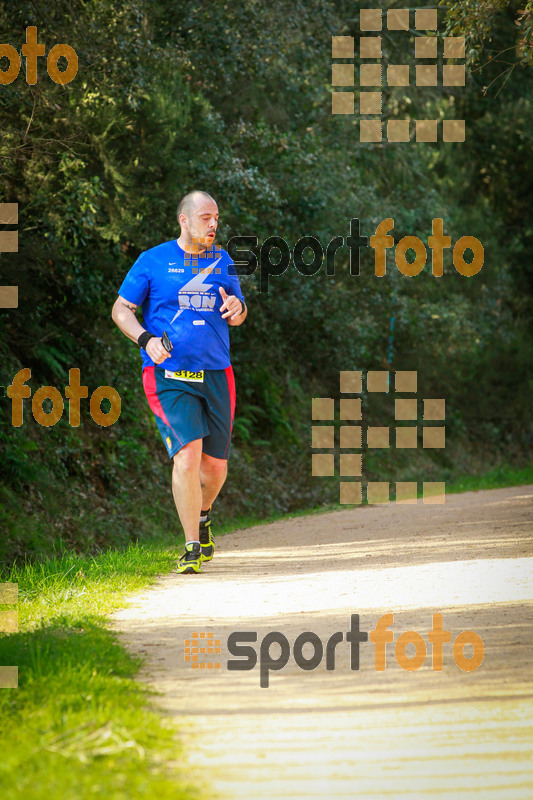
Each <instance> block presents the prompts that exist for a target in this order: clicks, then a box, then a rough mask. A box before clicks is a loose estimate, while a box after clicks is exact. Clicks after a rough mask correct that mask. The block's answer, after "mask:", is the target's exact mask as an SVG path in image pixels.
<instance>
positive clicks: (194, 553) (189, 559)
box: [177, 542, 202, 575]
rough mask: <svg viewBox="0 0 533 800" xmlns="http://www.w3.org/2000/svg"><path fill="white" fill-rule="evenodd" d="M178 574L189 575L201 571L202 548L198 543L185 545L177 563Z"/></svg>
mask: <svg viewBox="0 0 533 800" xmlns="http://www.w3.org/2000/svg"><path fill="white" fill-rule="evenodd" d="M177 570H178V572H181V573H182V574H183V575H191V574H193V573H196V574H197V573H199V572H201V571H202V548H201V546H200V542H189V544H186V545H185V552H184V554H183V555H182V557H181V558H180V560H179V561H178V566H177Z"/></svg>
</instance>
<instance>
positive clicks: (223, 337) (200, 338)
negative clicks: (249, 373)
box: [118, 239, 244, 370]
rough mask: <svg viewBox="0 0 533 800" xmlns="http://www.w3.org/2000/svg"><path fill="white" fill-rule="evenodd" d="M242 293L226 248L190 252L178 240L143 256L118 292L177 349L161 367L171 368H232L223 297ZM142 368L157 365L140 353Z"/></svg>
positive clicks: (145, 353) (239, 295)
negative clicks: (195, 254) (140, 310)
mask: <svg viewBox="0 0 533 800" xmlns="http://www.w3.org/2000/svg"><path fill="white" fill-rule="evenodd" d="M221 286H222V287H223V288H224V290H225V291H226V293H227V294H228V295H231V294H234V295H236V296H237V297H238V298H240V299H241V300H243V299H244V298H243V295H242V292H241V287H240V284H239V279H238V277H237V275H236V273H235V268H234V267H233V261H232V260H231V258H230V257H229V255H228V254H227V252H226V251H225V250H223V249H222V248H221V247H218V245H217V246H216V249H215V248H214V247H209V248H208V249H207V250H206V251H205V252H204V254H203V255H199V256H197V257H195V256H194V255H191V254H190V253H186V252H185V251H184V250H182V249H181V247H180V246H179V245H178V243H177V241H176V240H175V239H174V240H173V241H171V242H164V243H163V244H160V245H158V246H157V247H152V248H151V249H150V250H146V251H145V252H144V253H141V255H140V256H139V258H138V259H137V261H136V262H135V264H134V265H133V266H132V268H131V269H130V271H129V272H128V274H127V275H126V277H125V278H124V281H123V282H122V285H121V287H120V289H119V290H118V293H119V295H120V296H121V297H124V298H125V299H126V300H128V301H129V302H130V303H135V305H137V306H141V308H142V312H143V316H144V321H145V326H146V328H147V330H149V331H150V333H153V334H155V335H156V336H162V335H163V331H166V332H167V334H168V336H169V338H170V341H171V342H172V344H173V345H174V348H173V350H172V355H171V357H170V358H167V359H166V360H165V361H164V363H163V364H162V365H161V366H162V367H164V368H165V369H168V370H182V369H187V370H203V369H226V367H229V366H230V355H229V331H228V323H227V321H226V320H225V319H223V318H222V314H221V313H220V306H221V305H222V303H223V302H224V301H223V300H222V296H221V294H220V291H219V290H220V287H221ZM141 354H142V359H143V367H152V366H154V362H153V361H152V359H151V358H150V356H149V355H148V353H147V352H146V350H144V349H142V350H141Z"/></svg>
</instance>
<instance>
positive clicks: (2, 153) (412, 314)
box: [0, 0, 533, 557]
mask: <svg viewBox="0 0 533 800" xmlns="http://www.w3.org/2000/svg"><path fill="white" fill-rule="evenodd" d="M362 5H363V7H368V5H369V4H368V3H367V2H365V3H363V4H362ZM376 5H377V4H376ZM382 5H383V4H382ZM387 5H388V6H394V5H395V4H394V3H389V4H387ZM400 5H401V4H400ZM416 5H426V4H425V3H415V6H416ZM357 9H358V4H357V3H355V4H354V3H353V2H352V1H351V2H349V3H348V2H336V3H332V2H326V1H325V0H295V1H293V2H291V3H288V2H286V1H285V0H274V1H273V2H269V3H262V2H260V1H259V0H236V1H234V2H231V3H229V2H228V3H224V2H215V3H210V4H207V5H205V4H203V3H201V2H194V1H192V0H190V1H189V2H185V0H155V1H154V0H151V1H150V0H118V1H117V2H113V3H111V2H110V0H86V1H85V2H82V0H71V2H68V3H67V2H66V1H64V0H55V1H54V2H40V0H32V2H29V0H20V2H17V3H16V4H14V3H12V2H1V3H0V33H1V39H0V41H2V42H9V43H11V44H13V45H14V46H15V47H16V48H20V45H21V44H22V42H23V41H24V38H25V37H24V31H25V28H26V27H27V26H28V25H32V24H33V25H37V26H38V33H39V41H41V42H43V43H45V45H46V49H47V52H48V50H49V49H50V48H51V47H52V46H53V45H54V44H57V43H61V42H65V43H68V44H69V45H71V46H72V47H74V48H75V50H76V52H77V54H78V57H79V71H78V75H77V77H76V78H75V79H74V80H73V81H72V82H71V83H70V84H68V85H66V86H59V85H57V84H55V83H54V82H53V81H52V80H51V79H50V78H49V76H48V75H47V73H46V69H45V60H44V59H40V66H39V80H38V82H37V84H36V85H34V86H31V85H28V84H27V83H26V81H25V80H24V68H23V69H22V70H21V73H20V75H19V77H18V78H17V79H16V80H15V81H14V82H13V83H11V84H8V85H4V86H0V114H1V119H2V135H1V142H0V200H1V201H3V202H6V201H7V202H18V203H19V212H20V223H19V231H20V252H19V253H18V254H4V255H2V256H1V257H0V259H1V260H0V266H1V270H2V283H3V284H17V285H18V286H19V308H18V309H16V310H2V311H0V332H1V335H0V348H1V351H0V358H1V363H2V373H1V376H0V380H1V383H2V384H3V385H7V384H8V383H10V382H11V380H12V377H13V375H14V374H15V372H17V370H19V369H21V368H22V367H30V368H31V370H32V378H31V380H30V382H29V383H30V386H31V387H32V391H35V390H36V389H37V388H38V387H39V386H42V385H51V386H55V387H57V388H58V389H59V390H60V391H61V392H62V393H64V386H65V385H66V384H67V382H68V371H69V369H70V368H72V367H78V368H79V369H80V370H81V379H82V383H83V384H86V385H87V386H88V387H89V394H91V393H92V391H93V390H94V389H95V388H96V387H97V386H99V385H102V384H103V385H110V386H113V387H115V388H116V389H117V390H118V391H119V392H120V395H121V398H122V414H121V417H120V419H119V421H118V422H117V423H116V424H115V425H114V426H112V427H109V428H102V427H99V426H98V425H97V424H96V423H94V422H93V421H92V419H91V417H90V415H89V409H88V403H87V401H83V402H82V421H81V425H80V427H78V428H72V427H70V426H69V424H68V416H67V412H66V411H65V413H64V415H63V418H62V419H61V420H60V421H59V422H58V423H57V425H55V426H54V427H50V428H44V427H42V426H40V425H38V424H37V423H36V422H35V421H34V420H33V417H32V415H31V406H30V401H28V400H26V401H25V416H24V424H23V426H22V427H20V428H14V427H13V426H12V425H11V414H10V401H8V400H7V398H4V399H3V401H2V403H3V404H2V409H3V410H2V415H1V416H0V446H1V448H2V456H3V457H2V459H1V462H0V477H1V480H2V486H1V487H0V502H1V510H0V524H1V525H2V529H3V530H4V535H3V537H2V553H1V554H0V555H3V556H4V557H12V556H21V555H22V554H23V553H32V552H35V553H38V552H40V551H43V550H47V549H49V548H50V546H51V543H52V542H53V541H54V540H55V539H56V538H58V537H60V538H61V539H62V540H63V542H65V544H66V545H67V546H68V547H76V548H88V549H94V548H98V547H103V546H105V545H106V544H108V543H110V542H113V543H120V542H127V541H128V540H130V539H136V538H137V537H141V538H144V537H149V536H158V535H163V533H166V534H168V533H173V532H175V531H176V530H177V522H176V518H175V512H174V510H173V503H172V498H171V496H170V492H169V486H168V482H169V477H170V475H169V464H168V459H167V458H166V455H165V453H164V451H163V448H162V446H161V443H160V440H159V436H158V434H157V432H156V428H155V423H154V421H153V419H152V416H151V413H150V412H149V410H148V407H147V404H146V400H145V398H144V394H143V392H142V388H141V384H140V361H139V355H138V352H137V351H136V349H135V347H134V346H133V345H132V344H131V343H130V342H128V341H127V340H126V339H125V337H123V336H122V335H121V334H120V332H119V331H118V330H117V329H116V328H115V327H114V325H113V323H112V322H111V319H110V308H111V305H112V303H113V301H114V298H115V296H116V291H117V288H118V286H119V285H120V283H121V280H122V278H123V276H124V274H125V273H126V272H127V270H128V269H129V267H130V266H131V264H132V263H133V261H134V260H135V258H136V257H137V255H138V254H139V253H140V252H141V251H142V250H144V249H147V248H149V247H151V246H154V245H155V244H158V243H159V242H161V241H164V240H167V239H170V238H173V237H174V236H176V235H177V225H176V203H177V200H178V199H179V197H180V196H181V195H182V194H184V193H185V192H186V191H188V190H190V189H192V188H195V187H198V188H203V189H205V190H207V191H209V192H210V193H211V194H212V195H213V196H214V197H215V198H216V199H217V200H218V202H219V206H220V210H221V217H222V224H221V227H220V229H219V237H218V241H219V243H221V244H222V245H223V246H224V245H225V244H226V242H227V240H228V238H229V237H230V236H232V235H235V234H239V235H246V234H248V235H255V236H257V237H258V239H259V242H260V243H261V242H262V241H264V240H265V239H266V238H267V237H268V236H271V235H280V236H283V237H284V238H285V239H286V241H287V242H288V243H289V244H290V246H291V247H292V246H294V244H295V243H296V241H297V240H298V239H299V238H300V237H301V236H303V235H305V234H312V235H314V236H316V237H317V238H318V239H319V240H320V241H321V242H322V243H323V245H324V246H325V245H326V244H327V242H329V241H330V239H332V238H333V237H334V236H336V235H342V236H347V235H348V233H349V221H350V219H351V218H352V217H358V218H359V219H360V220H361V230H362V233H363V235H367V236H370V235H371V234H372V233H373V232H374V230H375V227H376V225H377V223H378V222H379V221H380V220H381V219H384V218H387V217H392V218H393V219H394V223H395V227H394V236H395V239H396V241H398V240H399V239H400V238H401V237H402V236H405V235H409V234H412V235H417V236H420V238H421V239H422V240H423V241H427V237H428V236H429V234H430V233H431V221H432V219H433V218H436V217H442V218H443V219H444V223H445V233H447V234H448V235H450V236H451V238H452V244H453V243H454V242H455V241H456V240H457V239H458V238H459V237H460V236H462V235H465V234H468V235H472V236H476V237H477V238H478V239H479V240H480V241H481V242H482V243H483V245H484V247H485V266H484V267H483V269H482V271H481V272H480V273H478V275H476V276H474V277H472V278H465V277H463V276H460V275H459V274H458V273H457V272H456V271H455V270H454V269H453V266H452V264H451V256H450V253H449V252H448V255H447V260H446V261H445V275H444V277H443V278H441V279H435V278H433V277H432V276H431V274H430V270H429V266H428V267H426V270H425V271H424V272H423V273H422V274H421V275H419V276H418V277H416V278H406V277H404V276H402V275H400V273H399V272H398V271H397V270H396V269H395V267H394V258H393V255H392V253H391V251H389V259H390V261H389V267H388V273H387V276H386V277H384V278H376V277H375V276H374V274H373V257H372V256H373V253H372V251H369V252H364V253H363V255H362V259H361V275H360V276H359V277H356V276H353V275H350V273H349V268H348V255H347V253H348V251H347V249H346V248H343V249H342V250H340V251H339V253H338V255H337V259H336V274H335V276H334V277H326V276H325V274H324V270H322V271H321V272H320V273H318V274H317V275H316V276H314V277H304V276H302V275H301V274H299V273H298V272H297V271H296V270H295V269H294V268H293V267H292V266H291V267H290V268H289V270H288V271H287V272H286V273H285V274H284V275H282V276H280V277H277V278H272V279H271V282H270V286H271V290H270V292H269V293H268V294H266V293H264V292H263V293H260V292H259V277H258V274H257V273H256V274H254V275H252V276H250V277H243V278H242V284H243V288H244V292H245V294H246V297H247V301H248V305H249V308H250V315H249V319H248V320H247V322H246V324H245V325H244V326H243V327H242V328H240V329H237V330H233V331H232V333H231V335H232V348H233V364H234V369H235V373H236V377H237V390H238V406H237V418H236V426H235V436H234V450H233V456H232V461H231V470H230V479H229V481H228V484H227V486H226V487H225V489H224V492H223V496H222V497H221V499H220V503H219V508H220V509H221V511H222V512H223V514H224V515H225V516H226V518H227V517H228V516H230V517H231V516H235V515H239V514H243V513H244V512H245V511H246V510H247V509H249V508H250V506H253V508H254V510H255V511H256V512H257V513H259V514H263V513H271V512H279V511H283V510H295V509H299V508H304V507H311V506H315V505H317V504H319V503H321V502H328V501H332V500H335V499H336V498H337V497H338V494H337V492H338V488H337V486H338V481H337V480H333V479H332V480H328V479H319V478H314V479H313V478H311V470H310V448H309V445H310V435H309V426H310V421H311V420H310V416H311V415H310V407H311V402H310V401H311V397H312V396H325V397H329V396H332V397H333V396H337V395H338V373H339V370H348V369H388V368H391V369H392V370H394V369H417V370H419V373H420V393H421V394H422V395H423V396H426V397H445V398H446V400H447V404H448V405H447V409H448V414H447V435H448V439H447V447H446V450H445V451H434V452H433V453H432V454H429V453H428V451H423V450H421V449H419V450H418V451H417V452H416V457H415V456H413V454H412V453H410V452H409V451H395V450H390V451H376V453H375V454H373V455H371V456H369V457H368V458H367V459H365V470H366V473H365V474H366V475H368V476H369V477H372V478H381V479H383V480H392V481H394V480H396V479H412V480H414V479H417V478H418V479H419V480H420V479H421V478H422V477H424V478H426V479H431V478H433V479H439V480H440V479H443V480H452V479H453V478H454V477H456V476H457V475H462V474H466V473H469V472H475V471H478V470H481V469H483V468H485V467H486V466H488V465H498V464H500V463H504V462H508V461H509V462H517V463H519V462H520V460H521V459H524V457H525V455H526V453H527V449H528V447H529V446H530V438H531V430H530V428H528V418H527V408H528V402H529V398H530V396H531V377H530V374H529V372H528V366H529V365H530V363H531V356H532V349H533V348H532V340H531V327H530V325H531V311H532V304H531V288H532V282H533V271H532V267H531V261H530V259H529V257H528V254H529V253H530V251H531V245H532V244H533V242H532V238H533V229H532V222H531V214H530V207H531V201H532V197H533V191H532V188H533V187H532V180H533V178H532V176H533V169H532V167H533V164H532V159H533V148H532V146H531V145H532V134H531V131H532V130H533V125H532V123H533V108H532V96H533V95H532V86H533V79H532V71H531V58H530V45H531V16H532V15H531V3H527V4H526V5H525V7H524V5H523V4H520V3H518V2H514V0H513V2H502V1H501V0H498V1H496V0H495V1H494V2H491V3H486V2H480V1H479V0H478V2H465V3H451V4H450V14H449V17H448V18H447V22H446V21H445V18H446V14H445V9H444V8H443V9H442V11H441V14H442V21H443V25H446V24H447V25H448V30H449V32H450V33H453V34H454V35H459V34H461V33H464V34H466V35H467V41H468V46H467V57H468V64H469V67H470V72H469V75H468V79H467V86H466V87H465V88H464V89H463V88H460V89H457V88H449V89H446V88H444V87H442V86H439V87H437V88H431V87H427V88H425V89H422V88H417V87H414V86H411V87H410V88H407V89H405V88H385V89H384V108H387V109H394V110H395V114H396V115H397V116H398V117H405V116H407V117H409V118H410V119H412V120H414V119H416V118H437V117H444V118H445V117H450V118H463V117H464V118H465V120H466V130H467V138H466V142H465V143H463V144H452V143H448V144H444V143H442V142H439V143H438V144H435V145H432V144H420V143H414V142H412V143H410V144H388V143H387V142H386V141H384V142H383V143H382V144H361V143H359V141H358V127H357V124H356V122H355V120H356V118H355V117H353V118H351V117H345V116H337V115H332V114H331V113H330V97H329V91H330V85H329V84H330V80H331V77H330V76H331V49H330V48H331V36H332V35H339V34H343V35H355V36H357V35H358V11H357ZM519 9H523V10H522V11H521V12H519ZM516 21H519V22H520V25H516V24H515V22H516ZM443 25H441V30H443ZM405 35H406V36H407V35H409V36H410V38H411V42H410V45H411V49H414V48H413V47H412V45H413V39H414V35H415V32H414V31H411V33H410V34H405ZM383 50H384V58H385V60H386V61H387V62H388V63H392V64H394V63H402V62H403V61H404V60H405V39H401V38H399V36H393V35H391V34H386V35H384V40H383ZM356 63H357V62H356ZM0 66H2V65H0ZM509 66H510V67H511V69H508V67H509ZM392 320H394V322H392ZM371 401H372V402H370V401H369V399H368V398H367V397H365V398H364V403H363V408H364V411H365V416H366V419H367V420H368V421H369V422H370V423H374V424H381V425H387V424H391V423H392V421H393V409H392V407H391V402H390V398H386V397H385V398H383V397H381V398H380V397H379V396H376V397H373V398H371Z"/></svg>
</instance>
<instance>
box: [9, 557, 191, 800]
mask: <svg viewBox="0 0 533 800" xmlns="http://www.w3.org/2000/svg"><path fill="white" fill-rule="evenodd" d="M176 554H177V551H176V550H175V548H171V549H163V548H161V547H157V546H154V547H145V546H142V545H135V546H130V547H129V548H128V549H127V550H125V551H123V552H117V551H109V552H106V553H102V554H101V555H99V556H97V557H88V556H75V555H72V554H66V553H65V554H63V555H59V556H58V557H55V558H50V559H46V560H43V561H42V562H41V563H38V564H27V565H25V566H21V567H18V568H15V569H13V570H12V571H11V573H10V574H5V573H4V574H3V575H2V580H4V581H5V580H9V581H12V582H15V583H18V586H19V602H18V612H19V632H18V633H13V634H10V635H4V636H0V664H2V665H5V666H18V668H19V688H18V689H2V690H0V719H1V720H2V723H1V727H0V741H1V747H2V758H1V759H0V785H1V786H2V798H3V800H15V798H16V800H22V798H24V800H41V798H43V799H44V798H47V800H49V798H61V800H85V798H93V797H105V798H106V800H131V798H135V799H136V798H146V799H147V800H148V798H150V799H152V798H154V797H157V798H158V800H166V798H172V799H173V800H176V799H178V800H180V799H182V798H195V797H199V796H200V792H199V790H198V789H196V788H195V787H193V786H191V785H188V784H187V778H186V776H185V775H184V774H183V773H179V772H177V771H176V770H175V769H174V770H173V769H170V768H169V766H168V762H169V761H171V760H172V761H175V760H178V759H179V758H180V754H182V753H181V751H180V747H179V744H178V743H177V740H176V738H175V735H176V731H175V729H173V728H172V726H171V725H170V723H168V722H166V721H165V720H164V718H162V717H161V716H160V715H159V714H158V713H157V712H156V711H155V710H151V708H150V701H151V698H152V693H151V692H150V691H149V690H148V689H147V688H146V687H145V686H144V685H142V684H140V683H138V682H137V681H135V679H134V677H135V675H136V673H137V670H138V667H139V664H140V661H139V660H138V659H135V658H132V657H131V656H129V655H128V653H127V652H126V651H125V650H124V648H123V647H122V646H121V645H120V644H118V642H117V640H116V637H115V635H114V634H113V633H112V632H111V631H109V630H108V629H107V627H106V619H105V616H104V615H106V614H108V613H109V612H111V611H112V610H113V609H115V608H117V607H120V606H121V605H124V599H125V597H126V595H127V594H129V593H131V592H133V591H135V590H136V589H139V588H141V587H142V586H146V585H147V584H148V583H150V582H151V580H152V579H153V578H154V576H155V575H157V574H158V573H163V572H168V571H169V570H170V569H171V568H172V566H173V565H174V564H175V561H176ZM4 608H6V606H4Z"/></svg>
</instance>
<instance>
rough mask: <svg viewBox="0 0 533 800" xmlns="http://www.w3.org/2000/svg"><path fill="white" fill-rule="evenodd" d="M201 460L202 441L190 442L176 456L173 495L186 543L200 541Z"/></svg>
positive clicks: (173, 472)
mask: <svg viewBox="0 0 533 800" xmlns="http://www.w3.org/2000/svg"><path fill="white" fill-rule="evenodd" d="M201 460H202V440H201V439H195V440H194V441H193V442H189V444H186V445H185V447H182V448H181V450H180V451H179V452H178V453H176V455H175V456H174V467H173V470H172V494H173V495H174V502H175V503H176V509H177V511H178V516H179V518H180V521H181V524H182V526H183V532H184V534H185V541H186V542H198V541H199V532H198V521H199V519H200V511H201V510H202V486H201V483H200V463H201Z"/></svg>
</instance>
